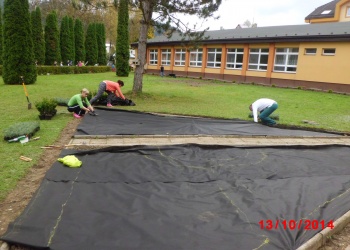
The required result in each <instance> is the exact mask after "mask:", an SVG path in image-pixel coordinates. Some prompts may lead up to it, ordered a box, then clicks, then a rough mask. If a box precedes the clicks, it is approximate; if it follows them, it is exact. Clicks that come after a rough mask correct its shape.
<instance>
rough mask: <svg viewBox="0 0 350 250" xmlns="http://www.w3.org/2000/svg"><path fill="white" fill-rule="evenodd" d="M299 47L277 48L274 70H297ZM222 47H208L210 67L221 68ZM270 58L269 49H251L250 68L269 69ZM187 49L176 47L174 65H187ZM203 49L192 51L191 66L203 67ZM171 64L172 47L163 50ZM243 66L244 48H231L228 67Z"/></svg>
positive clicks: (154, 53) (154, 59)
mask: <svg viewBox="0 0 350 250" xmlns="http://www.w3.org/2000/svg"><path fill="white" fill-rule="evenodd" d="M316 52H317V49H314V48H308V49H305V54H308V55H312V54H316ZM298 54H299V49H298V48H276V51H275V61H274V68H273V70H274V71H278V72H296V70H297V64H298ZM323 54H324V55H334V54H335V49H324V51H323ZM221 57H222V49H221V48H209V49H207V65H206V67H208V68H221ZM268 58H269V49H268V48H260V49H249V60H248V69H249V70H260V71H266V70H267V63H268ZM185 59H186V50H185V49H176V50H175V58H174V65H175V66H185ZM202 59H203V49H196V50H192V51H190V58H189V66H190V67H202V61H203V60H202ZM149 64H150V65H157V64H158V50H157V49H151V50H150V60H149ZM170 64H171V49H162V50H161V65H164V66H165V65H170ZM242 66H243V48H232V49H231V48H230V49H227V53H226V65H225V67H226V68H227V69H241V68H242Z"/></svg>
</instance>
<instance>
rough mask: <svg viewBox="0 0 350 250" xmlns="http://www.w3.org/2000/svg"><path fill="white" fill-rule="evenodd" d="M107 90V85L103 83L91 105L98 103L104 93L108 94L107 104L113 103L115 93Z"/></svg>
mask: <svg viewBox="0 0 350 250" xmlns="http://www.w3.org/2000/svg"><path fill="white" fill-rule="evenodd" d="M106 88H107V84H106V83H105V82H101V83H100V85H99V87H98V90H97V94H96V95H95V96H94V97H93V98H91V100H90V104H91V105H92V104H93V103H94V102H96V101H97V100H98V99H99V98H100V97H101V96H102V95H103V93H104V92H106V93H107V103H111V101H112V98H113V96H114V93H113V92H110V91H108V90H107V89H106Z"/></svg>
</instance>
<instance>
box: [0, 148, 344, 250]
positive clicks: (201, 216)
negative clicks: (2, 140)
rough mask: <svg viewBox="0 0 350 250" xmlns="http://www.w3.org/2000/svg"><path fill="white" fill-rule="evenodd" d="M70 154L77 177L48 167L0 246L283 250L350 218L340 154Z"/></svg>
mask: <svg viewBox="0 0 350 250" xmlns="http://www.w3.org/2000/svg"><path fill="white" fill-rule="evenodd" d="M68 154H74V155H76V156H77V157H78V158H79V159H80V160H81V161H82V162H83V164H82V167H81V168H68V167H65V166H63V165H62V164H61V163H60V162H56V163H54V164H53V166H52V168H51V169H50V170H49V171H48V172H47V174H46V176H45V178H44V180H43V182H42V184H41V186H40V187H39V189H38V191H37V193H36V194H35V195H34V196H33V198H32V200H31V202H30V203H29V205H28V206H27V208H26V209H25V211H24V212H23V213H22V215H20V216H19V217H18V218H17V219H16V221H14V222H13V223H12V224H11V225H10V227H9V229H8V231H7V232H6V233H5V234H4V235H3V236H2V237H1V239H2V240H5V241H8V242H14V243H20V244H24V245H27V246H34V247H37V248H44V247H49V248H50V249H62V250H67V249H68V250H71V249H74V250H79V249H81V250H86V249H96V250H97V249H98V250H101V249H106V250H110V249H142V250H145V249H146V250H147V249H149V250H156V249H157V250H158V249H162V250H181V249H183V250H189V249H191V250H197V249H198V250H203V249H205V250H208V249H213V250H218V249H220V250H226V249H227V250H232V249H267V250H271V249H272V250H273V249H284V250H285V249H296V248H297V247H299V246H301V245H302V244H303V243H305V242H306V241H308V240H309V239H310V238H312V237H313V236H314V235H315V234H316V233H317V232H319V231H320V230H321V229H322V227H327V223H328V222H329V221H331V220H333V221H335V220H336V219H337V218H339V217H340V216H342V215H343V214H344V213H346V212H347V211H348V210H349V209H350V192H349V190H350V167H349V162H350V147H346V146H317V147H306V146H299V147H287V146H285V147H250V148H249V147H228V146H199V145H194V144H185V145H178V146H162V147H151V146H135V147H111V148H106V149H100V150H92V151H72V150H63V151H62V153H61V156H60V157H63V156H65V155H68ZM269 220H270V221H271V223H272V225H273V226H272V228H269V229H267V228H266V227H268V225H269ZM308 221H309V223H310V225H307V224H308ZM262 225H263V226H264V228H261V226H262ZM299 225H300V226H299ZM305 227H308V228H309V229H308V230H306V228H305Z"/></svg>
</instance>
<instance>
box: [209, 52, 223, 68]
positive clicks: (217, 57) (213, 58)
mask: <svg viewBox="0 0 350 250" xmlns="http://www.w3.org/2000/svg"><path fill="white" fill-rule="evenodd" d="M221 51H222V49H208V60H207V67H209V68H220V67H221Z"/></svg>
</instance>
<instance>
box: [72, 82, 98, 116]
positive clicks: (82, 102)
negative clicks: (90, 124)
mask: <svg viewBox="0 0 350 250" xmlns="http://www.w3.org/2000/svg"><path fill="white" fill-rule="evenodd" d="M88 95H89V90H88V89H86V88H84V89H82V90H81V93H80V94H76V95H74V96H73V97H72V98H71V99H70V100H69V102H68V108H67V110H68V111H69V112H73V116H74V117H75V118H81V117H82V116H84V115H85V113H86V112H89V114H91V115H96V113H95V111H94V108H93V107H92V106H91V104H90V102H89V100H88V99H87V96H88Z"/></svg>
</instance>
